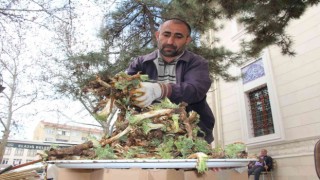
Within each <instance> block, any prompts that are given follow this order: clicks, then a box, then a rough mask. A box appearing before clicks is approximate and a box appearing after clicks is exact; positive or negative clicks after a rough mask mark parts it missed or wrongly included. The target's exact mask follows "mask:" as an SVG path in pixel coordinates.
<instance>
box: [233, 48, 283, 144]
mask: <svg viewBox="0 0 320 180" xmlns="http://www.w3.org/2000/svg"><path fill="white" fill-rule="evenodd" d="M270 61H271V60H270V58H269V56H268V51H267V50H264V51H263V53H262V56H261V57H260V58H257V59H255V60H253V61H251V62H248V63H247V64H246V65H244V66H243V67H242V68H241V69H240V71H241V74H242V79H241V80H239V86H240V88H239V91H240V92H239V96H240V112H241V121H242V131H243V135H244V139H245V142H246V144H247V145H248V146H250V145H259V144H267V143H269V142H275V141H281V140H283V139H284V131H283V126H282V119H281V115H280V108H279V104H278V99H277V98H278V96H277V94H276V88H275V87H274V84H275V83H274V81H273V74H272V70H271V65H270V64H269V63H270Z"/></svg>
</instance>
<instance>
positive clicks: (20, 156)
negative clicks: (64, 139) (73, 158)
mask: <svg viewBox="0 0 320 180" xmlns="http://www.w3.org/2000/svg"><path fill="white" fill-rule="evenodd" d="M53 145H54V146H58V147H61V148H63V147H69V146H72V145H75V143H61V142H40V141H26V140H8V143H7V146H6V150H5V153H4V156H3V159H2V162H1V164H4V165H14V166H16V165H19V164H23V163H27V162H31V161H34V160H38V159H40V158H41V157H40V156H39V155H38V153H41V152H42V151H44V150H49V149H50V147H52V146H53ZM0 168H1V165H0Z"/></svg>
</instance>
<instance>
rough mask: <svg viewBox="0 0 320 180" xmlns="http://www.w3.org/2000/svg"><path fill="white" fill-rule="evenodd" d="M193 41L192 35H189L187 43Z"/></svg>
mask: <svg viewBox="0 0 320 180" xmlns="http://www.w3.org/2000/svg"><path fill="white" fill-rule="evenodd" d="M191 41H192V38H191V36H188V37H187V45H188V44H190V42H191Z"/></svg>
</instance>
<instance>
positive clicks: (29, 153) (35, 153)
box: [27, 149, 37, 157]
mask: <svg viewBox="0 0 320 180" xmlns="http://www.w3.org/2000/svg"><path fill="white" fill-rule="evenodd" d="M36 155H37V150H35V149H28V152H27V156H29V157H34V156H36Z"/></svg>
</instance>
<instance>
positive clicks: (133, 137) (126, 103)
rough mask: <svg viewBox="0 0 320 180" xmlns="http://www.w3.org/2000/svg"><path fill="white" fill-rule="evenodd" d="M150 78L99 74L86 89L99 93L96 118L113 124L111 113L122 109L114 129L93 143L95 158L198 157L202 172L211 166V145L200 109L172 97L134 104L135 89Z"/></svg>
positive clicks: (118, 113)
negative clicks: (200, 124)
mask: <svg viewBox="0 0 320 180" xmlns="http://www.w3.org/2000/svg"><path fill="white" fill-rule="evenodd" d="M146 80H148V77H147V76H145V75H140V74H137V75H134V76H129V75H127V74H126V73H119V74H118V75H116V76H115V77H113V78H105V77H97V78H96V79H95V80H94V81H92V82H90V83H89V84H88V85H87V86H86V88H85V92H86V93H92V94H93V95H95V96H97V97H98V99H99V102H98V103H96V107H95V108H94V111H93V113H94V114H95V117H96V119H98V120H99V121H101V122H106V124H108V125H109V126H110V125H111V123H110V122H108V121H110V120H111V118H110V115H111V114H112V112H114V111H112V110H113V109H114V108H116V109H118V111H116V112H117V115H116V116H117V120H116V122H115V124H114V128H113V130H112V132H110V133H108V134H106V135H105V136H104V137H103V138H102V139H101V140H99V143H93V145H92V147H91V150H92V149H93V150H94V151H95V154H96V155H95V157H94V158H95V159H128V158H158V159H177V158H183V159H185V158H198V161H199V162H198V165H197V169H198V171H199V172H204V171H205V170H207V167H206V163H205V162H206V159H207V158H208V155H209V156H210V154H211V153H212V149H211V146H210V145H209V144H208V143H207V142H206V141H205V140H204V139H203V138H200V137H198V136H197V134H198V132H199V131H200V129H199V127H198V126H197V123H198V122H199V117H198V115H197V113H196V112H193V111H191V112H186V106H187V104H186V103H181V104H178V105H177V104H173V103H171V102H170V101H169V99H163V100H162V101H160V102H159V103H156V104H153V105H151V106H149V107H147V108H144V109H140V108H138V107H135V106H134V105H133V104H132V98H133V97H134V96H135V94H134V93H132V92H133V90H134V89H136V88H138V87H139V85H140V82H142V81H146Z"/></svg>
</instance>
